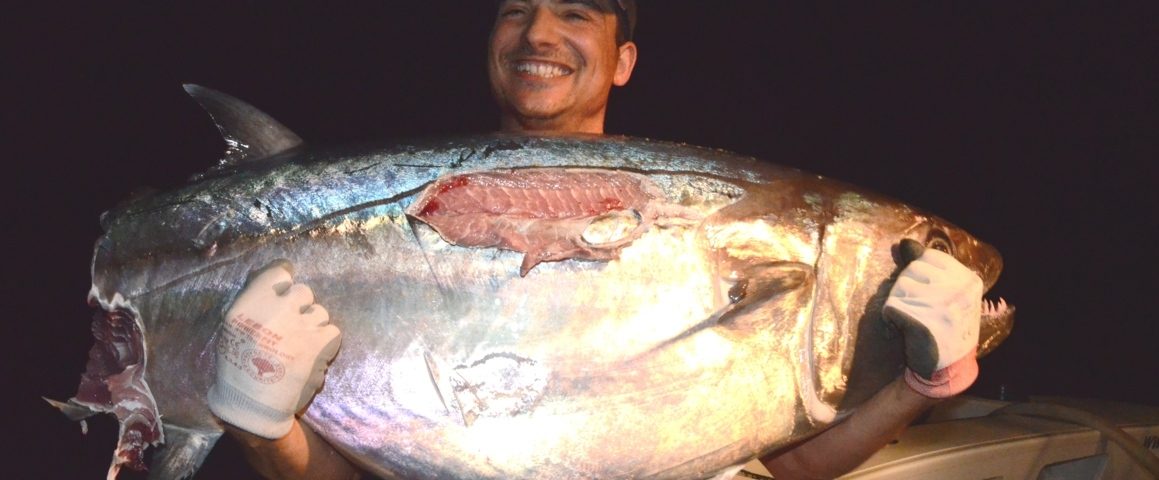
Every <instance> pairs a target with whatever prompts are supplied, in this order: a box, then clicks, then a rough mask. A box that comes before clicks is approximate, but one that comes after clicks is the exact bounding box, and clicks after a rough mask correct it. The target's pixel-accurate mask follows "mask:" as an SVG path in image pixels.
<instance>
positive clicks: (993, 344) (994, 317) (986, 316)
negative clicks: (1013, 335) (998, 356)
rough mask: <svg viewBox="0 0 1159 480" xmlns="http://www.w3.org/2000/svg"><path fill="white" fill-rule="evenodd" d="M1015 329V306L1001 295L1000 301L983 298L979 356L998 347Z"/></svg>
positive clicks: (979, 329)
mask: <svg viewBox="0 0 1159 480" xmlns="http://www.w3.org/2000/svg"><path fill="white" fill-rule="evenodd" d="M1013 329H1014V306H1013V305H1009V304H1007V303H1006V300H1005V299H1003V298H1001V297H999V298H998V301H996V302H995V301H991V300H988V299H982V318H981V323H980V324H979V327H978V357H984V356H986V355H987V354H989V353H990V352H992V351H994V349H995V348H998V345H1000V344H1001V343H1002V342H1003V341H1004V340H1006V337H1009V336H1010V332H1011V331H1012V330H1013Z"/></svg>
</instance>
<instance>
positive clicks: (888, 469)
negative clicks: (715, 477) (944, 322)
mask: <svg viewBox="0 0 1159 480" xmlns="http://www.w3.org/2000/svg"><path fill="white" fill-rule="evenodd" d="M736 478H739V479H743V478H756V479H768V478H772V477H771V475H770V474H769V472H768V470H766V469H765V468H764V466H763V465H761V464H760V462H758V461H755V460H754V461H753V462H750V463H749V464H747V465H745V467H744V469H743V470H742V471H741V472H740V473H739V474H738V475H737V477H736ZM841 478H842V479H848V480H885V479H889V480H898V479H902V480H904V479H938V480H1022V479H1028V480H1029V479H1033V480H1128V479H1129V480H1137V479H1159V407H1155V406H1146V405H1138V404H1129V403H1120V402H1111V401H1104V400H1086V399H1070V398H1046V397H1041V398H1034V399H1032V400H1031V401H1029V402H1019V403H1011V402H1002V401H997V400H987V399H982V398H977V397H968V396H961V397H958V398H954V399H951V400H947V401H946V402H943V403H942V404H940V405H939V406H938V407H936V408H934V409H933V410H932V411H931V412H930V413H929V414H928V415H927V416H926V417H925V418H923V419H922V420H921V421H920V423H917V424H915V425H911V426H910V427H909V428H908V429H907V430H906V431H905V432H904V433H903V434H902V435H901V436H900V437H899V438H898V439H897V440H896V441H894V442H891V443H890V444H889V445H887V446H886V447H885V448H883V449H881V450H880V451H878V452H877V453H876V454H874V455H873V456H872V457H870V458H869V459H868V460H866V461H865V463H863V464H862V465H861V466H859V467H858V468H857V469H855V470H854V471H852V472H850V473H848V474H846V475H845V476H843V477H841Z"/></svg>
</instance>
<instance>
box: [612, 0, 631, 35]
mask: <svg viewBox="0 0 1159 480" xmlns="http://www.w3.org/2000/svg"><path fill="white" fill-rule="evenodd" d="M612 3H613V4H614V5H615V10H616V20H617V21H618V22H619V24H618V25H617V26H618V27H619V30H618V31H617V32H616V43H624V42H627V41H630V40H632V34H634V33H635V32H636V0H616V1H615V2H612Z"/></svg>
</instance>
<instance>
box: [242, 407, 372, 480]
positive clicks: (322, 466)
mask: <svg viewBox="0 0 1159 480" xmlns="http://www.w3.org/2000/svg"><path fill="white" fill-rule="evenodd" d="M226 430H227V431H229V433H230V435H232V436H233V438H234V439H236V440H237V441H238V443H240V444H241V446H242V451H243V452H244V453H245V457H246V460H248V461H249V463H250V466H252V467H253V468H254V470H257V471H258V473H260V474H261V475H262V476H263V477H265V478H269V479H271V480H298V479H318V480H353V479H357V478H361V476H362V474H361V472H360V471H359V470H358V469H357V468H355V467H354V465H353V464H351V463H350V461H349V460H346V457H343V456H342V455H340V454H339V453H338V451H337V450H335V449H334V447H332V446H330V444H329V443H327V442H326V440H323V439H322V437H319V436H318V434H316V433H314V431H313V430H310V427H307V426H306V425H304V424H303V423H302V422H299V421H297V420H295V421H294V422H293V424H292V425H291V427H290V433H288V434H286V436H284V437H282V438H279V439H276V440H270V439H268V438H262V437H259V436H257V435H254V434H252V433H249V432H247V431H245V430H241V429H239V428H236V427H234V426H232V425H229V424H227V425H226Z"/></svg>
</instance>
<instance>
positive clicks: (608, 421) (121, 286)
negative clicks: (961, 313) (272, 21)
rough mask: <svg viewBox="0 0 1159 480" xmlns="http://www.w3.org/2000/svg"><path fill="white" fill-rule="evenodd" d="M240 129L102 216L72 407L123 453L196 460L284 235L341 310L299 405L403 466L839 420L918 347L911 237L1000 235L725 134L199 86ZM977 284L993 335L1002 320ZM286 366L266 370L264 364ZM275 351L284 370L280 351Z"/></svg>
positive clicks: (517, 465) (356, 445)
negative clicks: (590, 132)
mask: <svg viewBox="0 0 1159 480" xmlns="http://www.w3.org/2000/svg"><path fill="white" fill-rule="evenodd" d="M186 89H187V91H189V93H190V94H191V95H193V96H194V97H195V98H196V99H197V100H198V101H199V102H200V103H201V104H202V105H203V106H204V107H205V108H206V109H207V110H208V111H209V112H210V114H211V115H212V116H213V117H214V119H215V121H216V122H217V124H218V126H219V128H220V129H221V131H222V133H223V134H224V136H225V138H226V141H227V143H228V144H229V146H230V149H229V151H228V152H227V153H228V154H227V157H226V160H225V161H223V162H222V164H221V165H219V166H217V167H216V168H214V169H212V170H210V172H208V173H206V174H203V175H200V176H199V177H196V178H195V179H193V180H192V181H191V182H190V183H189V184H188V185H186V186H185V187H183V188H180V189H178V190H176V191H172V192H167V193H163V194H156V195H152V196H149V197H146V198H140V199H136V200H134V201H132V202H129V203H127V204H125V205H122V206H120V207H118V208H116V209H114V210H112V211H110V212H108V213H107V214H105V215H104V216H103V217H102V224H103V227H104V229H105V234H104V235H103V236H102V237H101V238H100V239H99V240H98V241H97V244H96V248H95V253H94V257H93V262H92V277H93V286H92V290H91V292H90V294H89V298H90V301H91V303H92V304H93V305H95V306H98V307H99V308H100V310H99V313H98V314H97V315H96V316H95V319H94V321H93V324H92V332H93V335H94V336H95V338H96V342H95V345H94V346H93V348H92V351H91V352H90V358H89V362H88V365H87V368H86V372H85V373H84V375H83V377H82V381H81V385H80V388H79V389H78V393H77V395H76V396H75V397H74V398H72V399H70V400H69V401H68V402H67V403H63V402H54V404H56V405H57V406H58V407H60V408H61V409H62V410H63V411H64V412H65V413H66V414H68V415H69V416H70V417H71V418H73V419H83V418H85V417H87V416H89V415H92V414H95V413H105V412H107V413H113V414H115V415H116V416H117V418H118V419H119V421H120V439H119V444H118V446H117V450H116V452H115V454H114V459H113V464H112V466H111V467H110V470H109V472H108V474H109V477H110V478H112V477H115V476H116V474H117V472H118V470H119V469H120V468H121V466H122V465H129V466H132V467H137V468H140V467H143V466H144V464H143V452H144V450H145V449H146V448H147V447H148V446H150V445H158V444H163V445H162V447H161V449H160V450H159V451H158V452H156V453H155V454H154V458H153V462H152V468H151V470H152V475H153V477H155V478H179V477H183V476H187V475H192V473H193V472H194V471H196V469H197V467H198V466H199V465H200V464H201V461H202V460H203V459H204V458H205V455H207V454H208V452H209V450H210V449H211V448H212V446H213V444H214V442H215V441H216V440H217V438H218V437H219V436H220V435H221V432H222V426H221V424H220V422H219V421H218V420H216V419H215V417H214V416H213V415H212V414H211V413H210V411H209V410H208V408H207V407H206V400H205V398H206V392H207V390H208V389H209V386H210V384H211V382H212V381H213V371H214V364H213V363H214V349H215V345H216V338H217V334H218V331H219V326H220V324H221V320H222V315H223V312H224V309H225V308H226V307H227V306H228V305H229V303H230V302H231V300H232V298H233V296H234V295H236V293H237V292H238V290H239V289H240V288H241V287H242V285H243V284H244V282H245V281H246V278H247V275H249V274H250V273H251V272H253V271H254V270H256V269H258V268H260V267H262V266H264V265H267V264H269V263H271V262H273V261H278V260H289V261H290V262H291V263H292V264H293V265H294V268H295V279H296V280H297V281H300V282H303V283H306V284H308V285H309V286H311V287H312V288H313V290H314V292H315V294H316V298H317V299H318V302H319V303H321V304H322V305H324V306H325V307H326V308H327V309H328V310H329V312H330V313H331V318H332V321H333V323H334V324H335V325H337V326H339V327H340V328H341V329H342V331H343V344H342V348H341V350H340V351H339V353H338V355H337V358H336V359H335V360H334V362H333V364H332V365H331V367H330V370H329V374H328V376H327V378H326V383H325V386H324V388H323V389H322V391H321V392H320V393H319V394H318V395H317V397H316V398H315V399H314V401H313V403H312V404H311V405H310V406H309V407H308V409H307V410H306V411H305V412H304V414H303V416H302V419H303V421H305V422H306V423H307V424H309V426H310V427H311V428H313V429H314V430H315V431H317V432H318V433H319V434H320V435H321V436H322V437H324V438H325V439H326V440H327V441H329V442H330V443H331V444H333V445H334V446H335V447H336V448H337V449H338V450H340V451H341V452H342V453H343V454H344V455H345V456H346V457H348V458H349V459H351V460H352V461H354V462H356V463H357V464H358V465H359V466H360V467H362V468H365V469H366V470H368V471H370V472H372V473H374V474H377V475H380V476H384V477H403V478H494V479H510V478H681V479H684V478H706V477H711V476H714V475H717V474H720V473H721V472H728V471H730V470H729V468H730V467H731V466H735V465H739V464H743V463H744V462H746V461H747V460H749V459H751V458H754V457H756V456H758V455H762V454H765V453H768V452H771V451H773V450H775V449H777V448H779V447H782V446H785V445H787V444H789V443H791V442H795V441H798V440H801V439H802V438H805V437H807V436H809V435H812V434H815V433H816V432H818V431H820V430H822V429H824V428H825V427H826V426H827V425H829V424H830V423H832V422H834V421H836V420H838V419H840V418H841V417H842V416H843V415H845V414H847V413H848V412H849V411H851V410H852V409H854V408H856V407H857V405H858V404H860V403H861V402H862V401H864V400H865V399H866V398H867V397H869V396H870V395H872V394H873V393H874V392H875V391H877V390H878V389H879V388H880V387H882V386H883V385H884V384H886V383H887V382H889V381H891V380H892V379H894V378H895V377H896V376H897V375H898V374H899V373H900V372H901V370H902V368H903V364H904V358H903V357H904V351H903V344H902V338H901V337H900V335H899V334H898V333H897V332H895V331H893V330H892V329H891V328H890V327H888V326H887V325H886V323H885V322H882V321H881V319H880V310H881V306H882V303H883V300H884V297H885V295H886V293H887V292H888V290H889V287H890V285H891V284H892V281H893V279H894V276H895V275H896V273H897V271H898V269H899V266H898V265H899V263H900V261H899V253H898V251H899V244H901V242H902V241H903V240H904V239H910V240H914V241H917V242H920V243H921V244H923V245H925V246H926V247H928V248H938V249H941V250H944V251H947V252H950V253H951V254H953V255H954V256H955V257H956V258H957V259H958V260H960V261H961V262H962V263H963V264H965V265H966V266H968V267H969V268H971V269H972V270H974V271H975V272H977V273H978V275H979V276H981V278H982V279H983V280H984V283H985V285H986V288H987V289H988V288H989V287H990V286H992V285H993V284H994V282H995V280H996V279H997V277H998V275H999V272H1000V270H1001V265H1002V263H1001V259H1000V257H999V255H998V253H997V252H996V251H995V250H994V249H993V248H992V247H990V246H988V245H986V244H984V243H982V242H980V241H978V240H977V239H975V238H974V237H972V236H970V235H969V234H968V233H966V232H965V231H963V230H961V229H959V228H957V227H955V226H953V225H951V224H950V223H947V222H946V221H943V220H941V219H939V218H937V217H934V216H932V215H929V214H926V213H922V212H920V211H918V210H916V209H913V208H911V207H908V206H906V205H903V204H901V203H898V202H896V201H893V200H890V199H887V198H885V197H882V196H879V195H875V194H872V193H869V192H866V191H863V190H860V189H857V188H854V187H851V186H849V185H845V184H842V183H839V182H836V181H833V180H829V179H825V178H822V177H820V176H817V175H811V174H807V173H804V172H801V171H798V170H794V169H788V168H783V167H777V166H773V165H770V164H767V163H761V162H758V161H756V160H754V159H751V158H746V157H740V156H736V155H733V154H730V153H727V152H723V151H719V150H709V149H704V148H697V147H690V146H686V145H678V144H672V143H664V142H656V141H649V140H639V139H631V138H623V137H598V136H580V137H522V136H507V135H490V136H481V137H473V138H463V139H454V140H446V141H426V142H422V143H415V144H410V145H403V146H396V147H392V148H386V149H348V150H315V149H307V148H305V147H302V146H301V145H300V143H301V140H299V139H298V137H297V136H296V135H294V134H293V133H291V132H290V131H289V130H287V129H286V128H285V127H283V126H281V125H280V124H278V123H277V122H276V121H274V120H273V119H271V118H269V117H267V116H266V115H264V114H262V113H261V112H259V111H257V110H256V109H254V108H253V107H250V106H249V105H247V104H245V103H242V102H240V101H238V100H236V99H233V98H232V97H229V96H226V95H223V94H220V93H217V92H214V91H211V90H208V89H205V88H201V87H197V86H187V87H186ZM1011 312H1012V310H1011V309H1005V308H1003V307H996V306H992V305H991V304H989V303H988V302H987V304H986V307H985V308H984V314H983V319H982V320H983V327H982V335H981V344H980V351H981V352H983V353H985V352H987V351H989V350H990V349H992V348H993V347H994V346H995V345H996V344H997V343H998V342H1000V341H1001V340H1002V338H1004V337H1005V336H1006V335H1007V334H1008V333H1009V331H1010V325H1011V320H1012V315H1011ZM266 373H270V372H266ZM273 373H276V372H273Z"/></svg>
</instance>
